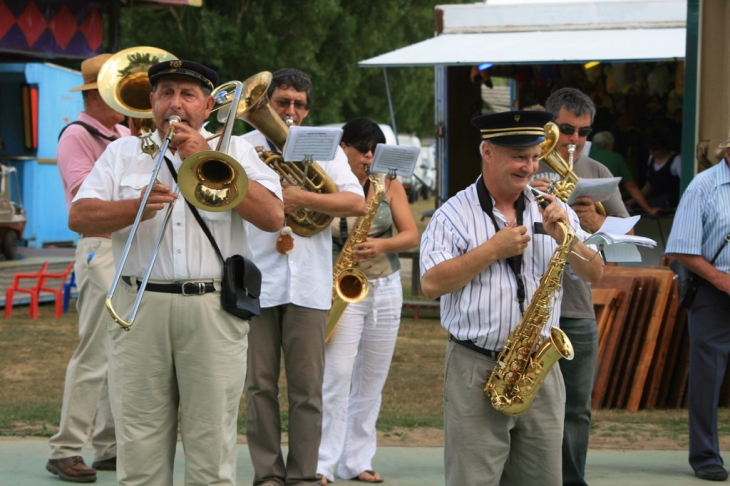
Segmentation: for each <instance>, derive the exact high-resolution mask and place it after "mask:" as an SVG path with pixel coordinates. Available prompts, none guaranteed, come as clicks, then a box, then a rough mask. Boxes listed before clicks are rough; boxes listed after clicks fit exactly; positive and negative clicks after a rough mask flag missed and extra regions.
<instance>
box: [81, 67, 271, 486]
mask: <svg viewBox="0 0 730 486" xmlns="http://www.w3.org/2000/svg"><path fill="white" fill-rule="evenodd" d="M148 76H149V80H150V83H151V84H152V93H151V94H150V101H151V105H152V112H153V115H154V119H155V124H156V126H157V131H156V132H155V133H154V134H153V135H152V139H153V140H154V141H155V143H157V145H158V146H160V147H162V146H163V145H164V143H163V142H162V139H163V138H164V137H165V134H166V133H167V131H168V128H169V127H170V124H171V123H172V121H171V117H172V116H173V115H174V116H177V117H179V118H180V121H179V122H178V123H175V124H174V136H173V137H172V140H171V143H170V145H169V148H168V150H167V152H166V153H165V154H164V156H165V158H166V159H167V160H166V161H165V162H163V163H162V165H163V166H164V167H162V168H161V170H160V171H159V174H158V179H159V182H156V181H152V182H154V185H153V187H152V190H151V193H150V196H149V197H148V198H146V199H144V198H143V197H142V195H143V194H144V192H145V189H146V187H147V185H148V184H149V183H150V182H151V181H150V179H151V177H152V176H151V173H152V171H153V169H154V167H155V166H156V163H157V161H158V158H159V157H158V154H155V156H154V157H152V156H150V155H148V154H146V153H144V152H142V150H141V141H140V140H139V139H137V138H134V137H126V138H123V139H121V140H118V141H116V142H114V143H112V144H110V145H109V147H108V148H107V150H106V151H105V152H104V153H103V154H102V156H101V157H100V158H99V160H98V161H97V163H96V165H95V166H94V169H93V170H92V171H91V173H90V174H89V177H87V178H86V180H85V181H84V183H83V184H82V186H81V188H80V189H79V191H78V193H77V194H76V197H75V198H74V201H73V205H72V207H71V214H70V216H69V227H70V228H71V229H73V230H75V231H79V232H80V233H87V232H89V233H99V232H108V233H111V234H112V246H113V248H114V254H115V256H116V258H117V260H118V261H117V262H116V264H117V266H118V267H121V268H122V273H121V277H122V278H121V279H120V280H119V285H118V287H117V289H118V290H117V291H115V295H114V298H113V303H114V309H115V311H116V312H117V313H118V314H119V315H120V316H123V317H122V318H123V319H127V318H128V316H130V314H131V309H132V307H133V304H134V301H135V299H136V297H137V295H138V292H140V289H139V285H140V283H141V280H142V278H143V276H144V275H145V273H146V271H147V269H148V262H149V259H150V254H151V251H152V249H153V247H155V242H156V240H157V239H158V235H161V236H162V240H161V243H160V245H159V253H158V255H157V260H156V262H155V264H154V265H153V266H152V268H151V269H150V271H151V273H150V280H149V283H147V286H146V287H145V288H144V289H142V290H143V291H144V295H143V298H142V299H141V301H140V304H139V307H138V312H137V315H136V320H135V323H134V325H133V327H131V328H130V329H129V331H128V332H127V331H125V330H123V329H122V328H121V327H120V326H118V325H117V324H116V323H114V322H112V321H107V322H109V324H108V332H109V334H110V339H111V344H110V352H109V392H110V400H111V406H112V412H113V413H114V421H115V424H116V432H117V443H118V456H117V457H118V461H117V465H118V467H117V480H118V482H119V484H120V485H125V486H132V485H155V486H171V485H172V482H173V464H174V459H175V447H176V443H177V436H178V418H179V419H180V420H179V424H180V432H181V435H182V441H183V448H184V449H185V484H188V485H192V484H196V485H204V484H205V485H212V484H216V485H234V484H236V442H237V428H236V426H237V419H238V404H239V402H240V399H241V394H242V393H243V386H244V379H245V376H246V350H247V344H248V339H247V335H248V329H249V326H248V321H246V320H243V319H241V318H239V317H237V316H235V315H233V314H229V313H228V312H226V310H224V308H223V306H222V302H221V293H220V291H221V276H222V275H223V262H222V261H221V258H224V259H225V258H228V257H230V256H232V255H234V254H243V255H244V256H248V257H249V258H250V257H251V254H252V253H251V247H250V244H249V236H248V234H249V225H253V226H256V227H258V228H259V229H262V230H264V231H275V230H278V229H279V228H281V226H282V224H283V223H284V203H283V202H282V199H281V186H280V184H279V178H278V176H277V175H276V174H275V173H274V172H273V171H272V170H271V169H269V168H268V167H267V166H266V165H264V163H263V162H261V160H260V159H259V157H258V155H257V153H256V150H255V149H254V148H253V146H251V145H250V144H249V143H248V142H246V141H245V140H243V139H241V138H240V137H233V139H232V140H231V141H230V144H229V146H228V147H227V151H226V153H227V154H228V155H229V156H230V157H232V158H233V159H235V160H236V161H237V162H238V163H239V164H240V165H241V167H242V169H243V170H244V171H245V172H246V175H247V176H248V192H247V194H246V197H245V198H244V199H243V201H242V202H240V203H239V204H238V205H237V206H235V207H233V208H232V209H229V210H224V211H204V210H198V209H197V208H194V207H193V206H192V205H189V204H186V201H184V200H180V201H178V202H177V204H175V205H174V206H173V208H172V211H171V213H170V217H169V221H168V222H169V224H168V225H167V229H166V231H163V230H164V228H163V226H162V223H163V220H164V219H165V216H166V213H167V212H168V208H169V204H171V203H172V202H173V201H175V200H176V199H177V194H176V193H175V191H173V190H172V188H173V187H174V186H175V177H176V174H177V172H178V171H180V169H181V166H182V164H183V160H185V159H187V158H188V157H190V156H191V155H193V154H196V153H199V152H202V151H207V150H211V149H212V147H215V146H216V144H217V141H215V140H210V141H208V140H207V139H208V137H210V136H211V135H212V134H211V133H209V132H207V131H206V130H205V129H203V123H204V122H205V120H206V118H207V117H208V115H210V113H211V110H212V108H213V106H214V104H215V101H214V99H213V97H212V96H211V91H212V90H213V89H214V87H215V86H216V85H217V84H218V74H217V73H216V72H215V71H214V70H212V69H210V68H208V67H206V66H203V65H201V64H198V63H196V62H192V61H183V60H174V61H165V62H161V63H158V64H154V65H152V66H151V67H150V68H149V70H148ZM239 177H242V174H241V175H240V176H239ZM181 178H182V175H181ZM181 182H182V181H181ZM143 203H144V206H142V204H143ZM140 207H142V209H143V217H142V219H143V221H142V223H141V224H140V225H139V227H138V231H137V232H136V234H135V236H134V238H133V239H132V242H131V246H130V251H129V255H128V258H126V261H125V262H123V263H122V262H121V261H119V260H120V258H121V253H122V249H123V248H124V246H125V244H126V243H127V241H128V239H129V236H130V233H131V226H132V225H133V223H134V221H135V218H136V216H137V214H138V212H139V210H140ZM193 211H195V213H194V212H193ZM196 213H199V216H200V220H197V219H196V217H195V214H196ZM246 221H247V222H248V223H249V224H245V223H246ZM203 226H204V227H207V228H208V230H209V232H210V234H211V236H212V239H213V240H215V242H216V245H217V247H218V248H219V250H220V257H219V254H218V253H217V252H216V250H215V249H214V247H213V244H212V243H211V241H210V240H209V239H208V237H207V236H206V233H205V232H204V231H203V229H202V228H203ZM178 410H180V412H181V413H180V415H179V417H178Z"/></svg>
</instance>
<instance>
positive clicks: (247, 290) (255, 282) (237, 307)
mask: <svg viewBox="0 0 730 486" xmlns="http://www.w3.org/2000/svg"><path fill="white" fill-rule="evenodd" d="M260 294H261V270H259V268H258V267H257V266H256V264H254V262H252V261H251V260H249V259H248V258H246V257H244V256H242V255H233V256H231V257H228V258H227V259H226V261H225V263H224V264H223V281H222V282H221V304H222V305H223V309H224V310H225V311H226V312H229V313H231V314H233V315H234V316H237V317H240V318H241V319H246V320H249V319H251V318H252V317H254V316H256V317H258V316H260V315H261V305H260V302H259V295H260Z"/></svg>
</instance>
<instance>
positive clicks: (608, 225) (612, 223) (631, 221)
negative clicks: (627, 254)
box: [596, 215, 641, 235]
mask: <svg viewBox="0 0 730 486" xmlns="http://www.w3.org/2000/svg"><path fill="white" fill-rule="evenodd" d="M639 219H641V216H638V215H637V216H631V217H630V218H616V217H614V216H608V217H607V218H606V221H604V222H603V224H602V225H601V227H600V228H598V231H596V233H608V234H611V235H625V234H626V233H628V232H629V231H631V228H633V227H634V226H636V223H638V222H639Z"/></svg>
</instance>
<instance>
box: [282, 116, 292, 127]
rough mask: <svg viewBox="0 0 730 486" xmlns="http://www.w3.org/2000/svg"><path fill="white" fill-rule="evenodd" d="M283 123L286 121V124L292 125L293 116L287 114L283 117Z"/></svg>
mask: <svg viewBox="0 0 730 486" xmlns="http://www.w3.org/2000/svg"><path fill="white" fill-rule="evenodd" d="M284 123H286V126H288V127H290V126H292V125H294V118H293V117H291V116H288V117H286V118H284Z"/></svg>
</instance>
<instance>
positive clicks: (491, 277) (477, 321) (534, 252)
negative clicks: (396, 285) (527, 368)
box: [421, 178, 589, 351]
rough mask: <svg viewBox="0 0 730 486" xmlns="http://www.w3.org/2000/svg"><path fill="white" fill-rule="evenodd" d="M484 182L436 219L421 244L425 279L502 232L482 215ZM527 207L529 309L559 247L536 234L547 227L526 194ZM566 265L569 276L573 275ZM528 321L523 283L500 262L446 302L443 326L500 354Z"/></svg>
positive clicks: (554, 317)
mask: <svg viewBox="0 0 730 486" xmlns="http://www.w3.org/2000/svg"><path fill="white" fill-rule="evenodd" d="M477 183H482V182H481V178H479V179H478V180H477V182H476V183H474V184H472V185H470V186H469V187H467V188H466V189H464V190H463V191H461V192H459V193H458V194H456V195H455V196H454V197H452V198H451V199H449V200H448V201H446V203H445V204H444V205H443V206H441V208H439V209H438V210H437V211H436V212H435V213H434V215H433V217H432V218H431V221H430V222H429V224H428V227H427V228H426V231H425V232H424V233H423V237H422V238H421V277H423V274H424V273H426V272H427V271H428V270H430V269H431V268H433V267H434V266H436V265H438V264H439V263H442V262H444V261H446V260H449V259H451V258H456V257H458V256H460V255H463V254H465V253H468V252H470V251H472V250H474V249H476V248H477V247H478V246H480V245H482V244H484V243H485V242H486V241H487V240H489V239H490V238H491V237H492V236H494V234H495V233H496V230H495V228H494V224H493V223H492V221H491V219H490V218H489V216H488V215H487V214H486V213H485V212H484V211H483V210H482V207H481V205H480V204H479V196H478V194H477ZM524 194H525V196H526V197H527V204H526V208H525V212H524V216H523V221H522V224H523V226H525V227H527V234H528V235H529V236H530V238H531V240H530V242H529V243H528V245H527V248H526V249H525V252H524V253H523V255H522V280H523V281H524V284H525V295H526V299H525V309H527V307H528V306H529V304H530V300H531V299H532V296H533V294H534V293H535V291H536V290H537V288H538V287H539V285H540V279H541V278H542V276H543V274H544V273H545V271H546V270H547V265H548V262H549V261H550V257H551V256H552V254H553V251H554V250H555V248H557V246H558V245H557V243H556V242H555V240H554V239H553V238H552V237H550V236H549V235H546V234H535V232H534V223H535V222H539V223H541V222H542V216H541V215H540V212H539V209H538V205H537V202H536V201H535V197H534V196H533V195H532V193H531V192H530V191H529V190H525V191H524ZM559 204H560V205H561V206H562V207H563V208H564V209H565V210H566V211H567V212H568V214H569V217H570V226H571V228H573V231H575V232H576V235H577V236H578V239H580V240H581V241H584V240H585V239H586V238H587V237H588V236H589V235H588V233H586V232H585V231H583V230H581V229H580V222H579V220H578V216H577V215H576V214H575V212H573V210H572V209H570V208H569V207H568V206H567V205H565V204H563V203H562V202H559ZM494 217H495V219H496V220H497V223H498V225H499V227H500V229H501V228H504V227H505V226H506V225H507V220H506V218H505V217H504V215H502V214H501V213H500V212H499V211H498V210H497V209H496V208H495V209H494ZM569 267H570V265H569V264H566V267H565V272H569V271H570V270H569ZM561 299H562V290H560V291H558V292H557V294H556V296H555V302H554V303H553V312H552V313H551V315H550V321H549V325H547V326H545V327H544V328H543V330H542V335H543V336H544V337H547V336H548V334H549V329H550V327H552V326H558V321H559V317H560V316H559V314H560V302H561ZM521 320H522V314H521V312H520V307H519V303H518V300H517V279H516V277H515V275H514V273H513V272H512V270H511V269H510V268H509V266H508V264H507V261H506V260H505V259H500V260H498V261H496V262H494V263H492V264H491V265H489V266H488V267H486V268H485V269H484V270H482V271H481V272H480V273H479V274H478V275H477V276H476V277H475V278H474V279H473V280H471V281H470V282H469V283H467V284H466V285H465V286H464V287H462V288H461V289H459V290H456V291H454V292H451V293H448V294H445V295H443V296H442V297H441V325H442V326H443V327H444V328H445V329H446V330H447V331H449V332H450V333H451V334H453V335H454V336H455V337H456V338H457V339H459V340H468V339H470V340H472V341H474V343H475V344H476V345H477V346H479V347H482V348H485V349H489V350H494V351H500V350H501V349H502V348H503V347H504V344H505V343H506V341H507V337H508V336H509V333H510V332H511V331H512V330H513V329H514V328H515V327H517V325H518V324H519V323H520V321H521Z"/></svg>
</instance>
